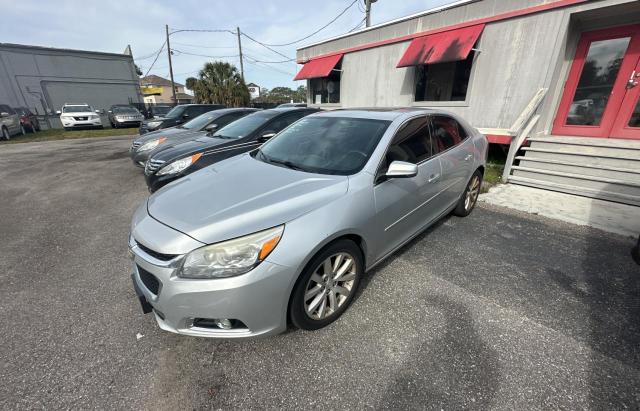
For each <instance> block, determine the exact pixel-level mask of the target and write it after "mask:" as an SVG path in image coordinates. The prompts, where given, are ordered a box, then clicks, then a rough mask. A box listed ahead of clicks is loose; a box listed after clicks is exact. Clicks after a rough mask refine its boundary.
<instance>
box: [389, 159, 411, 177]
mask: <svg viewBox="0 0 640 411" xmlns="http://www.w3.org/2000/svg"><path fill="white" fill-rule="evenodd" d="M417 175H418V166H417V165H416V164H413V163H407V162H405V161H394V162H392V163H391V165H390V166H389V169H388V170H387V172H386V173H385V177H387V178H411V177H415V176H417Z"/></svg>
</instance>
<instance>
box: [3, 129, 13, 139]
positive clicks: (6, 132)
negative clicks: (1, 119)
mask: <svg viewBox="0 0 640 411" xmlns="http://www.w3.org/2000/svg"><path fill="white" fill-rule="evenodd" d="M2 139H3V140H5V141H9V140H11V134H10V133H9V130H8V129H7V128H6V127H2Z"/></svg>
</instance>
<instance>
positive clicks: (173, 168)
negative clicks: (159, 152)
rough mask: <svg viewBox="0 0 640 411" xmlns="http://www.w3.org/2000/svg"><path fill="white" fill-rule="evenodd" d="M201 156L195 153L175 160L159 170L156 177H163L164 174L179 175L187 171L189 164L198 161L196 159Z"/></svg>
mask: <svg viewBox="0 0 640 411" xmlns="http://www.w3.org/2000/svg"><path fill="white" fill-rule="evenodd" d="M201 156H202V153H197V154H194V155H192V156H189V157H185V158H181V159H180V160H176V161H174V162H172V163H170V164H168V165H166V166H164V167H162V168H161V169H160V171H158V173H157V175H159V176H163V175H166V174H175V173H179V172H181V171H182V170H185V169H187V168H188V167H189V166H190V165H191V164H193V163H195V162H196V161H198V159H199V158H200V157H201Z"/></svg>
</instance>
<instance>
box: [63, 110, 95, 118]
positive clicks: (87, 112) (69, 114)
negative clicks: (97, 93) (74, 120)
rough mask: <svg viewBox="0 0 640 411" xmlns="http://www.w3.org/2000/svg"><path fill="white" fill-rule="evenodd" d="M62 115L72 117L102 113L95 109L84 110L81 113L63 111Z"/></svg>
mask: <svg viewBox="0 0 640 411" xmlns="http://www.w3.org/2000/svg"><path fill="white" fill-rule="evenodd" d="M60 115H61V116H71V117H87V116H99V115H100V114H98V113H96V112H95V111H83V112H81V113H62V114H60Z"/></svg>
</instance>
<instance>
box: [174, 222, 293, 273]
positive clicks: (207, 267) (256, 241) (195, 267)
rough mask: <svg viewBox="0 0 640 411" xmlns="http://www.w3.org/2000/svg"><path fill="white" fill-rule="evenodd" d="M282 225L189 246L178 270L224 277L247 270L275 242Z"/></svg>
mask: <svg viewBox="0 0 640 411" xmlns="http://www.w3.org/2000/svg"><path fill="white" fill-rule="evenodd" d="M283 231H284V225H281V226H278V227H274V228H270V229H268V230H264V231H260V232H258V233H255V234H250V235H247V236H244V237H240V238H235V239H233V240H229V241H223V242H221V243H217V244H212V245H208V246H206V247H202V248H198V249H197V250H193V251H192V252H190V253H189V254H187V256H186V257H185V258H184V262H183V264H182V267H180V270H179V271H178V277H182V278H226V277H233V276H236V275H240V274H244V273H247V272H249V271H251V270H252V269H253V268H254V267H255V266H257V265H258V264H260V263H261V262H262V261H264V259H265V258H267V256H268V255H269V254H271V252H272V251H273V249H274V248H276V246H277V245H278V242H279V241H280V237H282V232H283Z"/></svg>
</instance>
